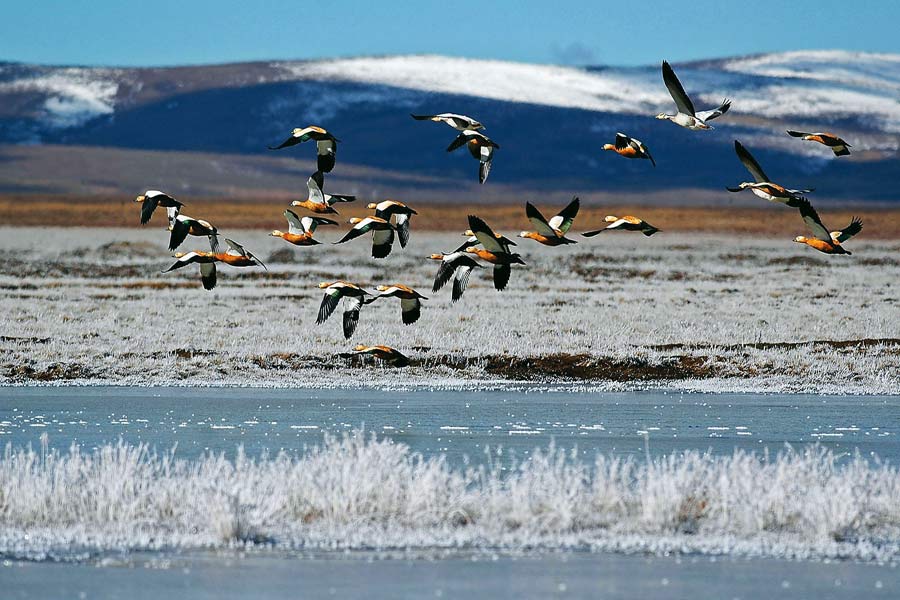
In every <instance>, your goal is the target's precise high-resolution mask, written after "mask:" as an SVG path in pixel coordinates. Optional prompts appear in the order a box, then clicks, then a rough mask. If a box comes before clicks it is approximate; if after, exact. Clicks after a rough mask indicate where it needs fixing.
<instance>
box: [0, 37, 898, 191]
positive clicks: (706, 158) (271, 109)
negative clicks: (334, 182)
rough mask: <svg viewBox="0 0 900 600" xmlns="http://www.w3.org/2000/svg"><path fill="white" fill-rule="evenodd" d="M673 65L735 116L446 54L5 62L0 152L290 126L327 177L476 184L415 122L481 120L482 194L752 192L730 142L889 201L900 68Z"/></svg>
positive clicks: (602, 74)
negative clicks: (312, 137) (826, 140)
mask: <svg viewBox="0 0 900 600" xmlns="http://www.w3.org/2000/svg"><path fill="white" fill-rule="evenodd" d="M674 67H675V69H676V72H677V73H678V75H679V77H680V79H681V80H682V82H683V83H684V85H685V87H686V89H687V91H688V93H689V94H691V96H692V97H693V99H694V103H695V104H696V105H697V107H698V108H700V109H702V108H705V107H712V106H714V105H717V104H718V102H719V101H721V100H722V98H724V97H728V98H731V99H732V100H733V103H734V104H733V108H732V110H731V112H729V113H728V114H727V115H726V116H724V117H722V118H721V119H719V120H717V121H715V123H714V125H715V126H716V129H715V130H714V131H709V132H691V131H687V130H683V129H681V128H679V127H676V126H675V125H673V124H671V123H668V122H660V121H657V120H655V119H654V118H653V116H654V115H656V114H657V113H658V112H662V111H666V110H669V111H671V110H672V108H673V106H674V105H673V103H672V101H671V99H670V98H669V95H668V93H667V91H666V88H665V87H664V85H663V83H662V79H661V76H660V70H659V66H658V65H653V66H647V67H632V68H614V67H589V68H583V69H582V68H570V67H558V66H550V65H532V64H522V63H512V62H503V61H491V60H471V59H462V58H450V57H444V56H387V57H361V58H349V59H336V60H321V61H292V62H268V63H243V64H229V65H213V66H195V67H174V68H145V69H125V68H82V67H46V66H33V65H23V64H14V63H5V64H0V144H53V145H58V144H63V145H77V146H103V147H114V148H123V149H126V148H127V149H139V150H180V151H198V152H206V153H227V154H265V153H267V152H268V151H267V150H266V149H265V148H266V146H267V145H270V144H273V143H276V142H279V141H281V140H282V139H283V138H284V137H285V135H286V134H287V133H288V132H289V130H290V129H291V128H292V127H295V126H303V125H306V124H310V123H315V124H320V125H322V126H325V127H327V128H328V129H329V130H331V131H333V132H334V133H335V134H336V135H337V136H338V137H339V138H340V139H341V140H342V142H343V143H342V145H341V146H340V150H339V154H338V164H339V167H338V169H336V172H337V171H338V170H339V169H340V165H341V164H342V163H346V164H348V165H356V166H363V167H373V168H375V169H378V170H386V171H392V172H403V173H406V174H410V175H422V176H427V177H428V178H430V180H434V178H438V179H442V178H443V179H444V180H446V182H447V185H451V184H452V182H453V181H456V180H458V179H459V178H464V179H465V180H469V179H472V178H474V177H475V165H474V163H473V161H472V160H471V158H470V157H468V156H467V155H464V154H463V153H458V154H454V155H449V156H448V155H447V154H446V153H445V152H444V148H445V147H446V145H447V144H448V143H449V142H450V141H451V140H452V139H453V137H454V132H453V131H452V130H451V129H449V128H447V127H445V126H442V125H437V124H431V123H419V122H415V121H413V120H412V119H410V118H409V113H411V112H415V113H430V112H444V111H453V112H462V113H466V114H470V115H472V116H474V117H476V118H478V119H479V120H481V121H482V122H483V123H485V124H486V126H487V129H486V133H488V135H490V136H491V137H492V138H493V139H495V140H496V141H497V142H498V143H500V145H501V149H500V150H499V151H498V152H497V156H496V158H495V162H494V170H493V171H492V173H491V180H490V181H489V182H488V185H491V184H500V185H509V186H520V187H532V188H534V187H536V188H540V189H555V188H557V187H572V186H575V187H578V186H588V187H590V188H592V189H596V188H608V189H612V190H616V189H621V190H629V191H635V190H638V191H641V190H647V191H653V190H661V189H672V188H681V189H710V190H712V189H718V190H721V188H722V186H724V185H726V184H733V183H735V180H741V179H744V178H746V174H745V172H744V171H743V169H742V167H741V166H740V164H739V163H738V162H737V160H736V158H735V156H734V153H733V151H732V149H731V147H732V143H733V140H734V139H735V138H737V139H740V140H741V141H742V142H743V143H744V144H745V145H747V146H748V147H750V148H752V149H754V151H755V153H756V154H757V158H759V159H760V160H761V161H762V162H764V164H765V165H767V170H768V171H769V172H770V173H771V174H773V176H774V177H776V179H778V180H779V181H782V180H783V181H784V182H785V183H786V184H791V185H796V186H806V185H815V186H816V187H818V188H819V189H820V190H822V189H825V190H827V194H828V195H829V196H833V197H841V198H854V199H869V200H893V199H900V192H898V191H896V189H900V186H898V185H897V184H900V161H898V148H900V100H898V98H900V55H890V54H865V53H854V52H845V51H839V50H834V51H798V52H788V53H780V54H766V55H759V56H750V57H741V58H728V59H718V60H708V61H702V62H695V63H685V64H676V65H674ZM788 127H790V128H793V129H809V130H816V131H821V130H832V131H835V132H836V133H838V134H840V135H842V136H843V137H845V139H847V140H848V141H849V142H850V143H851V144H852V145H853V150H854V154H853V156H851V157H850V158H849V159H840V160H835V159H834V157H833V156H832V154H831V152H830V151H828V149H826V148H824V147H822V146H820V145H817V144H813V143H808V142H802V141H800V140H796V139H793V138H790V137H788V136H787V135H785V133H784V130H785V129H786V128H788ZM616 131H623V132H625V133H627V134H629V135H632V136H634V137H637V138H639V139H641V140H643V141H644V142H645V143H646V144H647V146H649V148H650V149H651V151H652V152H653V153H654V156H655V157H656V159H657V162H658V164H659V167H658V168H657V169H652V167H650V168H648V167H649V165H647V164H645V163H644V162H643V161H625V160H621V159H619V158H618V157H616V156H614V155H611V154H609V153H606V154H604V153H602V152H601V151H600V146H602V144H603V143H604V142H607V141H611V140H612V138H613V136H614V135H615V133H616ZM282 152H293V153H294V155H296V156H301V157H305V155H306V154H307V153H304V152H303V151H302V150H300V149H297V148H295V149H291V150H285V151H282ZM634 163H640V164H634ZM7 177H8V176H7ZM0 187H2V186H0Z"/></svg>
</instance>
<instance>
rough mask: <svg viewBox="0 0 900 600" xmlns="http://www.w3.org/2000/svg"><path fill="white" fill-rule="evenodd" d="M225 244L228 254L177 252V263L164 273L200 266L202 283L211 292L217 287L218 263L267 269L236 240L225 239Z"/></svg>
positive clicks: (196, 251)
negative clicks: (192, 265) (189, 266)
mask: <svg viewBox="0 0 900 600" xmlns="http://www.w3.org/2000/svg"><path fill="white" fill-rule="evenodd" d="M225 243H226V244H228V246H229V250H228V251H227V252H203V251H200V250H193V251H191V252H176V253H175V258H176V261H175V263H174V264H173V265H172V266H171V267H169V268H168V269H166V270H165V271H163V273H168V272H170V271H174V270H176V269H181V268H183V267H186V266H188V265H191V264H199V265H200V281H201V283H202V284H203V287H204V289H207V290H211V289H213V288H214V287H216V283H217V274H216V263H217V262H222V263H225V264H227V265H231V266H232V267H252V266H260V267H262V268H264V269H265V268H266V265H264V264H263V263H262V261H260V260H259V259H258V258H256V256H254V255H253V254H251V253H250V252H248V251H247V250H246V249H244V247H243V246H241V245H240V244H238V243H237V242H235V241H234V240H230V239H228V238H225Z"/></svg>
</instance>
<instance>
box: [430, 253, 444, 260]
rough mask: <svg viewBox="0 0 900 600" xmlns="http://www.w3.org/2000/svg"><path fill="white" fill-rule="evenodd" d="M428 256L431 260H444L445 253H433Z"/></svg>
mask: <svg viewBox="0 0 900 600" xmlns="http://www.w3.org/2000/svg"><path fill="white" fill-rule="evenodd" d="M428 258H430V259H431V260H444V255H443V254H432V255H430V256H429V257H428Z"/></svg>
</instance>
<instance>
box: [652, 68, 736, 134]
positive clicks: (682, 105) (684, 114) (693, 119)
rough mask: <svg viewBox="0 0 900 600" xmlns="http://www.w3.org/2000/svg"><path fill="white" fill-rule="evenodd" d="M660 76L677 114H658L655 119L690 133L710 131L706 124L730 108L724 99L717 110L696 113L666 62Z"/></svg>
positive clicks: (727, 100)
mask: <svg viewBox="0 0 900 600" xmlns="http://www.w3.org/2000/svg"><path fill="white" fill-rule="evenodd" d="M662 75H663V82H665V84H666V87H667V88H668V89H669V94H670V95H671V96H672V100H674V101H675V107H676V108H677V109H678V112H676V113H675V114H674V115H667V114H666V113H659V114H658V115H656V118H657V119H668V120H669V121H672V122H673V123H675V124H676V125H681V126H682V127H686V128H688V129H690V130H692V131H697V130H699V129H712V127H710V126H709V125H707V124H706V122H707V121H712V120H713V119H715V118H717V117H721V116H722V115H724V114H725V113H727V112H728V109H729V108H731V100H729V99H728V98H725V100H723V101H722V104H721V105H719V106H718V107H717V108H713V109H711V110H706V111H703V112H700V113H698V112H696V111H695V110H694V103H693V102H691V99H690V97H689V96H688V95H687V93H685V91H684V87H683V86H682V85H681V82H680V81H678V77H676V76H675V71H673V70H672V67H671V65H669V63H668V62H666V61H663V63H662Z"/></svg>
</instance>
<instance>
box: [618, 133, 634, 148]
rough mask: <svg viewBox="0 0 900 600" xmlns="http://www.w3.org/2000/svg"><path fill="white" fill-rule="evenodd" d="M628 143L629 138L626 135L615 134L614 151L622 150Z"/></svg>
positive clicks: (629, 141)
mask: <svg viewBox="0 0 900 600" xmlns="http://www.w3.org/2000/svg"><path fill="white" fill-rule="evenodd" d="M630 143H631V138H630V137H628V136H627V135H625V134H624V133H617V134H616V143H615V146H616V150H623V149H625V148H626V147H627V146H628V144H630Z"/></svg>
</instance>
